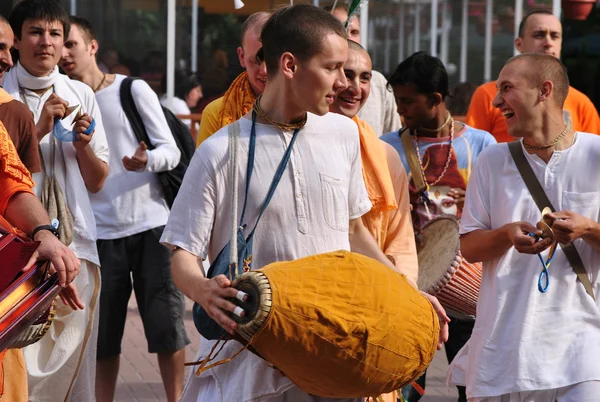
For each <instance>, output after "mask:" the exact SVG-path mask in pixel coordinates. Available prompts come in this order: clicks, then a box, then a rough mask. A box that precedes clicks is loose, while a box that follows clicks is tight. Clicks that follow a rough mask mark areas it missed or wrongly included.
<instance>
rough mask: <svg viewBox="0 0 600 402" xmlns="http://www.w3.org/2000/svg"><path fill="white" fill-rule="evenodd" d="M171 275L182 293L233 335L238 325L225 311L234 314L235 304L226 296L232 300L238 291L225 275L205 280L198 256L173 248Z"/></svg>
mask: <svg viewBox="0 0 600 402" xmlns="http://www.w3.org/2000/svg"><path fill="white" fill-rule="evenodd" d="M171 274H172V275H173V281H174V282H175V285H176V286H177V287H178V288H179V289H180V290H181V291H182V292H183V294H185V295H186V296H187V297H189V298H190V299H192V300H193V301H195V302H196V303H199V304H200V305H201V306H202V308H204V310H205V311H206V312H207V313H208V315H209V316H210V317H211V318H212V319H213V320H215V321H216V322H217V324H219V325H220V326H221V327H223V329H225V331H227V332H229V333H230V334H232V335H233V333H234V331H235V329H236V328H237V324H236V323H235V321H233V320H232V319H231V318H229V317H228V316H227V313H226V311H229V312H232V313H233V312H234V311H235V308H236V306H235V304H233V303H231V302H230V301H228V300H227V298H232V299H235V298H236V296H237V293H238V291H237V290H236V289H235V288H232V287H231V281H230V280H229V279H227V278H226V277H225V276H224V275H217V276H215V277H214V278H212V279H207V278H206V277H205V276H204V274H203V268H202V261H201V259H199V258H198V257H197V256H195V255H194V254H192V253H190V252H189V251H187V250H184V249H182V248H176V249H175V250H174V251H173V257H172V258H171ZM242 315H243V313H242Z"/></svg>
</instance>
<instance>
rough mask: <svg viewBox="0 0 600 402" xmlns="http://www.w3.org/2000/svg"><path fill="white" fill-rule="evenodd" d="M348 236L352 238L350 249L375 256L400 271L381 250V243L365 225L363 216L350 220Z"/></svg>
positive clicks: (374, 257)
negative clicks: (378, 242) (379, 243)
mask: <svg viewBox="0 0 600 402" xmlns="http://www.w3.org/2000/svg"><path fill="white" fill-rule="evenodd" d="M348 237H349V239H350V250H351V251H352V252H354V253H358V254H362V255H365V256H367V257H370V258H373V259H374V260H377V261H379V262H380V263H382V264H385V265H387V266H388V267H390V268H391V269H393V270H394V271H397V272H398V270H397V268H396V266H395V265H394V264H392V262H391V261H390V260H389V258H387V257H386V256H385V254H384V253H383V251H381V249H380V248H379V245H378V244H377V242H376V241H375V239H374V238H373V236H372V235H371V233H370V232H369V230H368V229H367V228H366V227H365V225H364V224H363V222H362V219H361V218H358V219H353V220H351V221H350V225H349V233H348Z"/></svg>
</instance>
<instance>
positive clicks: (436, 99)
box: [431, 92, 444, 106]
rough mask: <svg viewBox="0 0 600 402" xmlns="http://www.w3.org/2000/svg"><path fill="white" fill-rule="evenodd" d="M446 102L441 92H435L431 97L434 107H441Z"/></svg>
mask: <svg viewBox="0 0 600 402" xmlns="http://www.w3.org/2000/svg"><path fill="white" fill-rule="evenodd" d="M443 101H444V100H443V99H442V94H441V93H439V92H435V93H433V94H432V95H431V103H432V104H433V106H439V105H440V104H441V103H442V102H443Z"/></svg>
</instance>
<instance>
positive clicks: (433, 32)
mask: <svg viewBox="0 0 600 402" xmlns="http://www.w3.org/2000/svg"><path fill="white" fill-rule="evenodd" d="M437 33H438V0H431V27H430V28H429V36H431V38H430V39H431V40H430V41H429V53H430V54H431V55H432V56H433V57H437Z"/></svg>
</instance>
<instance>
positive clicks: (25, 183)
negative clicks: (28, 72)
mask: <svg viewBox="0 0 600 402" xmlns="http://www.w3.org/2000/svg"><path fill="white" fill-rule="evenodd" d="M32 187H33V180H31V176H30V174H29V172H28V171H27V169H26V168H25V166H24V165H23V164H22V163H21V161H20V160H19V156H18V155H17V151H16V149H15V147H14V145H13V143H12V141H11V139H10V138H9V136H8V133H7V132H6V129H5V128H4V125H3V124H2V123H1V122H0V226H1V227H2V228H3V229H5V230H7V231H9V232H12V233H15V234H17V235H21V236H29V237H31V238H32V239H33V240H35V241H39V242H40V245H39V247H38V248H37V250H36V251H35V253H34V255H33V256H32V257H31V260H30V261H29V264H28V265H27V266H26V267H24V268H29V267H31V266H32V265H33V264H34V263H35V262H36V261H41V260H50V261H51V262H52V266H53V269H55V270H56V271H57V272H58V275H59V283H60V285H61V286H63V287H65V290H63V291H62V292H61V293H60V295H61V298H62V299H63V302H65V303H66V304H68V305H70V306H71V307H72V308H73V309H81V308H83V307H84V306H83V304H82V302H81V300H79V297H78V295H77V290H76V289H75V287H74V286H73V285H72V284H71V281H73V279H74V278H75V276H77V274H78V273H79V260H78V259H77V258H76V257H75V255H74V254H73V252H72V251H71V250H70V249H68V248H67V247H66V246H64V245H63V244H62V243H61V242H60V241H59V240H58V238H57V237H56V236H55V234H54V232H53V231H52V230H53V228H52V226H50V218H48V214H47V213H46V210H45V209H44V207H43V206H42V204H41V203H40V202H39V200H38V199H37V198H36V196H35V195H34V194H33V191H32ZM17 228H18V229H17ZM0 363H1V364H2V367H1V368H0V389H2V390H3V395H2V399H6V400H8V401H12V402H21V401H27V372H26V371H25V362H24V361H23V354H22V352H21V350H20V349H8V350H6V351H5V352H2V353H0Z"/></svg>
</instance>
